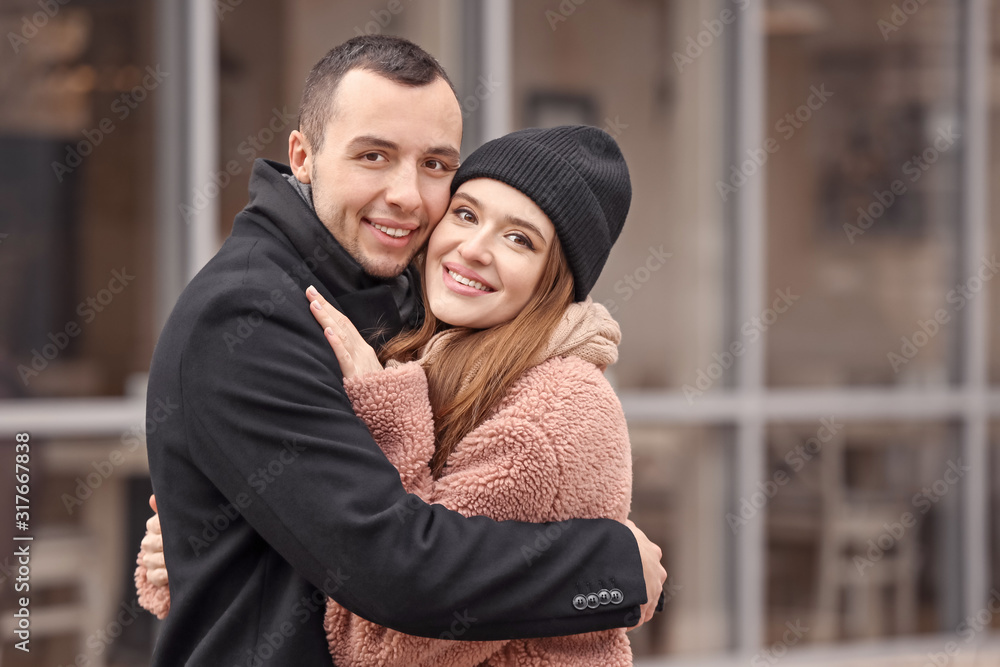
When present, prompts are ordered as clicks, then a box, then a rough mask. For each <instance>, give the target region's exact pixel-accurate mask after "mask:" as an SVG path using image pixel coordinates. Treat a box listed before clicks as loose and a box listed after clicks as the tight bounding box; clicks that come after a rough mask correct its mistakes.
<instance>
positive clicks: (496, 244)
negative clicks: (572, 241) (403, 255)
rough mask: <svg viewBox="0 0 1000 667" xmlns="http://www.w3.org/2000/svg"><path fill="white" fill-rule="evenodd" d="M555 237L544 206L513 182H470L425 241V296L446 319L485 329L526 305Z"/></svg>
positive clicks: (481, 179)
mask: <svg viewBox="0 0 1000 667" xmlns="http://www.w3.org/2000/svg"><path fill="white" fill-rule="evenodd" d="M555 237H556V230H555V227H554V226H553V225H552V221H551V220H549V218H548V216H546V215H545V214H544V213H543V212H542V209H540V208H538V206H537V205H536V204H535V203H534V202H533V201H531V199H529V198H528V197H527V196H525V195H524V194H522V193H521V192H519V191H517V190H515V189H514V188H512V187H510V186H509V185H506V184H504V183H501V182H499V181H494V180H491V179H486V178H477V179H473V180H471V181H467V182H465V183H463V184H462V185H461V187H459V189H458V191H457V192H455V195H454V197H452V199H451V205H450V207H449V208H448V212H447V213H445V216H444V218H443V219H442V220H441V222H440V223H438V225H437V227H435V228H434V231H433V232H432V233H431V237H430V241H429V242H428V244H427V262H426V266H425V280H426V281H427V301H428V305H429V306H430V309H431V312H432V313H433V314H434V316H435V317H436V318H438V319H439V320H441V321H442V322H445V323H447V324H450V325H453V326H459V327H471V328H473V329H487V328H489V327H494V326H496V325H498V324H503V323H504V322H508V321H510V320H512V319H514V317H516V316H517V314H518V313H520V312H521V310H523V309H524V307H525V306H526V305H528V301H529V300H530V299H531V297H532V295H533V294H534V293H535V288H536V287H537V286H538V281H539V279H540V278H541V276H542V271H543V270H544V268H545V262H546V261H547V260H548V256H549V246H550V245H551V244H552V243H553V242H554V240H555Z"/></svg>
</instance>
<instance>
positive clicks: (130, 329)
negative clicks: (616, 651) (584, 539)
mask: <svg viewBox="0 0 1000 667" xmlns="http://www.w3.org/2000/svg"><path fill="white" fill-rule="evenodd" d="M0 26H2V28H3V31H2V32H3V34H4V35H5V42H7V43H6V44H3V45H0V49H3V50H4V55H3V57H2V58H0V155H2V156H3V157H4V159H3V160H2V161H0V170H2V173H3V175H2V178H0V211H2V212H3V217H2V219H0V437H2V438H3V439H4V441H5V442H12V441H13V434H14V433H17V432H22V431H27V432H30V433H31V434H32V442H33V443H36V445H35V449H34V450H33V451H34V452H35V455H34V459H33V465H34V467H35V476H34V477H33V479H34V480H35V481H34V482H33V487H32V498H33V502H34V503H35V506H34V512H36V513H37V514H35V515H34V516H35V518H36V521H37V524H36V525H38V533H37V535H38V537H37V539H38V542H37V553H40V554H43V557H42V558H41V559H40V563H39V565H38V568H39V569H38V570H37V571H36V576H37V580H38V582H39V583H38V587H39V589H40V591H41V592H40V593H39V597H38V600H39V601H38V618H39V619H40V620H39V623H38V625H37V626H36V629H37V631H38V634H37V635H36V640H37V646H38V649H37V652H34V653H33V655H32V656H29V658H30V659H29V661H28V662H24V658H25V656H21V655H18V654H17V653H16V652H15V649H14V648H13V640H12V634H11V633H10V632H9V628H8V625H9V621H7V625H4V624H3V623H0V627H2V628H4V635H3V642H4V644H3V649H2V651H3V653H2V654H0V661H7V660H10V661H12V662H13V664H38V665H43V664H44V665H53V664H56V665H62V664H73V661H74V660H77V659H78V658H79V657H80V656H83V657H85V658H86V659H88V660H91V661H92V662H91V663H89V664H109V665H113V664H121V665H133V664H134V665H139V664H145V662H144V661H145V660H146V658H147V657H148V650H149V642H150V641H151V637H152V635H153V634H154V633H155V624H153V623H152V622H151V621H150V620H149V618H148V617H146V616H142V615H135V614H131V612H129V613H127V614H124V617H123V613H124V612H123V609H124V610H128V609H129V605H130V604H131V601H132V600H133V596H132V594H131V590H130V588H129V571H130V569H131V559H132V558H133V555H132V551H133V550H134V546H135V545H137V544H138V536H139V535H141V532H142V524H143V521H144V519H145V516H146V515H147V514H148V510H146V509H145V508H144V502H145V496H146V495H147V494H148V479H147V478H146V474H145V451H144V445H143V441H142V437H141V434H142V432H143V429H146V430H149V429H154V428H155V427H156V421H155V419H151V420H150V421H145V416H144V396H143V391H144V385H145V379H144V373H145V372H146V370H147V369H148V364H149V358H150V356H151V354H152V350H153V346H154V345H155V342H156V337H157V333H158V331H159V329H160V327H161V326H162V323H163V321H164V320H165V317H166V315H167V313H169V310H170V307H171V305H172V303H173V301H174V299H176V296H177V294H178V293H179V292H180V290H181V289H182V288H183V285H184V284H185V283H186V281H187V280H188V279H189V278H190V276H191V275H193V273H194V272H196V271H197V269H198V267H200V266H201V265H202V264H203V263H204V261H205V260H206V259H207V258H208V257H210V256H211V255H212V253H214V251H215V249H216V248H217V247H218V245H219V244H220V243H221V240H222V239H223V238H224V237H225V235H226V234H228V232H229V229H230V226H231V224H232V219H233V216H234V215H235V214H236V213H237V212H238V211H239V210H240V209H241V208H242V207H243V205H244V204H245V202H246V184H247V180H248V177H249V171H250V168H251V164H252V161H253V159H255V158H257V157H266V158H271V159H276V160H279V161H282V162H284V161H285V160H286V152H287V143H286V140H287V135H288V132H289V131H290V130H291V129H293V128H294V126H295V123H296V122H297V119H296V117H295V113H296V109H297V105H298V98H299V95H300V93H301V87H302V83H303V80H304V77H305V74H306V72H308V70H309V68H310V67H311V66H312V64H313V63H314V62H315V61H316V60H318V59H319V58H320V57H321V56H322V55H323V54H324V53H325V52H326V51H327V50H328V49H329V48H330V47H331V46H333V45H335V44H337V43H340V42H342V41H344V40H345V39H348V38H349V37H352V36H354V35H356V34H364V33H369V34H370V33H375V32H380V33H388V34H398V35H401V36H404V37H407V38H409V39H412V40H414V41H415V42H417V43H419V44H421V45H422V46H424V47H425V48H427V49H428V50H429V51H431V52H432V53H434V54H435V55H436V56H437V57H438V58H439V59H440V60H441V62H442V63H443V64H444V66H445V68H446V69H447V70H448V71H449V73H450V74H451V77H452V79H453V81H454V82H455V84H456V87H457V88H458V90H459V96H460V102H461V104H462V109H463V117H464V120H465V137H464V142H463V143H464V145H463V152H464V153H466V154H467V153H468V152H469V151H471V150H472V149H473V148H474V147H475V146H477V145H479V144H480V143H482V142H483V141H485V140H488V139H490V138H492V137H495V136H498V135H500V134H503V133H504V132H507V131H510V130H514V129H517V128H521V127H530V126H539V125H553V124H560V123H588V124H592V125H597V126H599V127H603V128H604V129H606V130H607V131H608V132H609V133H611V134H612V135H613V136H615V138H616V139H617V140H618V142H619V143H620V145H621V146H622V149H623V151H624V153H625V155H626V158H627V159H628V161H629V165H630V169H631V173H632V178H633V188H634V198H633V205H632V209H631V212H630V215H629V220H628V223H627V225H626V227H625V231H624V233H623V235H622V238H621V240H620V241H619V243H618V245H617V246H616V248H615V250H614V252H613V254H612V256H611V260H610V261H609V263H608V266H607V268H606V269H605V271H604V274H603V276H602V278H601V280H600V282H599V283H598V285H597V287H596V288H595V290H594V298H595V300H599V301H602V302H603V303H605V304H606V305H607V306H608V308H609V309H610V310H611V312H612V313H613V314H614V315H615V317H616V318H617V319H618V320H619V321H620V322H621V325H622V330H623V335H624V340H623V344H622V348H621V359H620V361H619V363H618V364H616V365H615V366H614V367H612V368H611V369H609V377H610V378H611V379H612V381H613V383H614V384H615V386H616V389H617V390H618V392H619V395H620V397H621V399H622V403H623V406H624V407H625V410H626V414H627V416H628V418H629V423H630V428H631V434H632V442H633V449H634V457H635V459H634V463H635V465H634V469H635V494H634V498H635V500H634V504H633V519H634V520H635V521H636V522H637V523H638V524H639V525H640V527H642V528H643V529H644V530H645V531H646V532H647V533H648V534H649V535H650V537H651V538H652V539H654V540H655V541H657V542H658V543H660V544H661V545H663V547H664V561H665V564H666V567H667V569H668V571H669V572H670V579H669V584H668V598H669V601H668V604H667V605H666V608H665V611H664V613H663V614H661V615H659V616H658V618H657V619H656V620H655V621H654V622H653V623H651V624H650V625H649V626H647V627H646V628H643V629H642V630H640V631H637V632H635V633H633V634H632V635H631V637H632V643H633V646H634V649H635V653H636V656H637V658H638V659H640V660H642V661H644V662H643V664H680V663H685V662H687V661H698V660H706V661H719V662H726V661H732V662H733V663H734V664H735V663H736V662H740V663H746V662H747V661H748V660H749V661H751V664H774V662H776V661H777V660H778V659H781V660H782V661H783V662H785V664H805V663H808V662H812V661H823V660H827V661H830V663H831V664H853V663H851V662H850V661H852V660H859V661H864V660H868V661H869V662H870V663H871V664H891V662H890V661H892V660H896V661H899V662H898V664H911V663H910V662H906V661H907V660H913V662H912V664H921V665H922V664H924V663H925V662H926V661H927V659H928V657H927V656H930V655H936V654H938V653H941V652H945V651H946V648H945V647H946V646H950V644H949V643H953V644H954V645H955V647H956V650H957V653H955V654H954V656H952V655H949V656H948V657H949V659H950V660H954V661H955V662H954V663H953V664H960V663H959V661H960V660H970V659H973V658H974V657H976V656H979V657H982V656H985V655H990V656H993V658H992V659H993V660H994V662H995V659H996V656H998V655H1000V651H998V649H997V648H996V644H997V641H998V634H997V631H996V629H997V628H1000V615H998V612H1000V592H998V591H1000V482H998V481H997V480H998V479H1000V387H998V385H1000V289H998V288H997V286H995V285H994V284H993V281H992V278H993V277H994V275H996V274H997V273H998V272H1000V264H997V263H996V258H995V253H996V252H997V250H998V246H1000V194H998V193H1000V188H998V187H996V186H997V183H998V179H1000V2H998V1H997V0H902V1H900V0H874V1H873V0H839V1H834V0H769V1H768V2H754V1H751V0H714V1H713V2H698V1H696V0H621V1H611V0H544V1H542V2H538V1H536V0H467V1H462V0H439V1H436V2H413V1H412V0H363V1H362V0H358V1H356V2H350V3H330V2H321V1H320V0H290V1H287V2H278V1H277V0H219V1H217V2H207V1H201V0H187V1H185V2H172V1H170V0H72V1H71V2H67V3H65V4H62V3H60V2H45V1H44V0H42V1H39V0H33V1H30V2H29V1H24V2H21V1H18V0H5V1H4V2H2V3H0ZM164 409H166V410H169V406H165V407H164ZM4 451H6V450H4ZM4 465H6V464H4ZM4 469H6V467H5V468H4ZM105 473H107V474H105ZM4 484H7V485H9V484H10V482H9V481H6V482H0V492H3V493H5V494H7V495H8V496H9V495H13V490H12V489H10V493H8V489H7V488H5V487H4V486H3V485H4ZM7 530H10V529H7ZM2 536H3V533H0V537H2ZM8 542H9V540H8ZM65 554H73V555H74V557H66V556H65ZM5 556H6V554H5V553H0V562H2V563H3V568H2V571H0V577H2V578H3V579H4V581H5V583H4V588H5V590H4V592H3V598H2V602H3V604H4V609H5V614H4V618H8V617H9V616H10V614H9V613H7V612H6V610H7V609H9V608H11V606H12V605H13V601H12V597H13V596H12V594H11V590H10V588H9V583H10V581H11V571H10V565H9V561H3V560H2V559H3V558H4V557H5ZM123 605H124V606H123ZM126 621H128V622H127V623H126ZM116 624H117V625H116ZM991 651H992V652H991ZM786 654H787V655H786ZM994 662H990V661H989V659H987V663H984V664H994ZM858 664H862V663H860V662H859V663H858ZM864 664H868V663H864ZM970 664H971V663H970Z"/></svg>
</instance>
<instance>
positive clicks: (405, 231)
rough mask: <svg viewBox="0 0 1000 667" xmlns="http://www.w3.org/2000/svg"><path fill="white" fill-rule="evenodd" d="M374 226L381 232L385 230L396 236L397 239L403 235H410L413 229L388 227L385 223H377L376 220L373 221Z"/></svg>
mask: <svg viewBox="0 0 1000 667" xmlns="http://www.w3.org/2000/svg"><path fill="white" fill-rule="evenodd" d="M372 227H374V228H375V229H377V230H379V231H380V232H385V233H386V234H388V235H389V236H394V237H396V238H397V239H398V238H399V237H401V236H408V235H409V233H410V232H412V231H413V230H412V229H397V228H395V227H386V226H385V225H377V224H375V223H374V222H373V223H372Z"/></svg>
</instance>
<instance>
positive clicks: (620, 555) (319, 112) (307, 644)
mask: <svg viewBox="0 0 1000 667" xmlns="http://www.w3.org/2000/svg"><path fill="white" fill-rule="evenodd" d="M300 112H301V119H300V122H301V125H300V127H301V131H299V130H296V131H294V132H292V133H291V136H290V137H289V161H290V163H291V167H290V168H288V167H285V166H283V165H279V164H276V163H271V162H266V161H258V162H257V163H256V164H255V166H254V171H253V174H252V176H251V181H250V203H249V204H248V205H247V207H246V208H245V209H244V210H243V212H241V213H240V214H239V215H238V216H237V218H236V220H235V223H234V226H233V233H232V235H231V236H230V237H229V239H227V240H226V242H225V244H224V245H223V247H222V249H221V250H220V251H219V253H218V254H217V255H216V256H215V257H214V258H213V259H212V260H211V261H210V262H209V263H208V264H207V265H206V267H205V268H204V269H203V270H202V271H201V272H200V273H199V274H198V275H197V276H196V277H195V278H194V280H192V282H191V284H190V285H189V286H188V287H187V289H185V291H184V293H183V294H182V295H181V298H180V299H179V300H178V303H177V305H176V307H175V309H174V312H173V313H172V314H171V317H170V319H169V321H168V322H167V325H166V327H165V328H164V330H163V333H162V334H161V337H160V340H159V343H158V344H157V347H156V351H155V353H154V355H153V361H152V365H151V368H150V379H149V393H148V397H149V398H148V409H149V410H150V411H152V410H153V409H155V408H156V406H158V405H161V404H162V402H163V401H166V400H171V401H173V402H175V403H177V404H179V405H180V408H178V409H177V411H176V412H174V413H173V414H171V415H169V416H168V418H167V419H166V420H165V421H162V423H160V424H158V427H157V429H156V430H155V431H154V432H151V433H150V434H149V435H148V447H149V462H150V472H151V476H152V479H153V486H154V489H155V491H156V494H157V500H158V505H159V510H160V520H161V522H162V525H163V535H164V536H165V537H164V540H165V542H164V556H165V558H166V561H167V562H168V563H169V568H170V582H171V591H170V593H171V609H170V615H169V617H168V618H167V621H166V623H165V625H164V627H163V631H162V634H161V636H160V639H159V642H158V644H157V648H156V651H155V654H154V660H153V664H154V665H170V666H171V667H175V666H177V665H211V666H212V667H216V666H220V665H224V666H227V667H228V666H229V665H259V664H281V665H317V666H320V665H324V666H325V665H329V661H330V657H329V653H328V651H327V647H326V641H325V638H324V632H323V627H322V619H323V612H324V600H323V596H324V594H326V595H329V596H331V597H333V598H334V599H335V600H337V601H338V602H339V603H340V604H341V605H343V606H344V607H345V608H347V609H349V610H351V611H353V612H355V613H357V614H359V615H361V616H363V617H365V618H367V619H369V620H371V621H374V622H376V623H379V624H382V625H385V626H388V627H391V628H394V629H396V630H400V631H402V632H407V633H410V634H416V635H423V636H430V637H437V636H442V635H444V633H448V634H447V635H444V636H452V637H454V638H456V639H463V640H482V639H493V638H517V637H533V636H546V635H556V634H572V633H579V632H588V631H593V630H601V629H608V628H613V627H622V626H631V625H636V624H637V623H639V622H640V620H646V619H648V618H649V617H650V616H651V615H652V612H653V606H654V605H655V602H656V600H657V598H658V597H659V592H660V589H661V588H662V584H663V581H664V579H665V577H666V573H665V572H664V571H663V569H662V567H661V566H660V565H659V558H660V552H659V549H658V548H657V547H656V546H655V545H653V544H652V543H650V542H649V541H648V540H647V539H646V538H645V536H644V535H643V534H642V533H641V532H640V531H638V529H635V528H634V527H628V526H624V525H622V524H619V523H617V522H613V521H604V520H587V521H585V520H579V521H574V522H572V523H571V524H569V525H561V526H559V530H558V531H554V530H553V529H552V527H549V531H548V532H549V534H550V535H556V533H558V535H557V536H555V537H546V526H544V525H534V524H520V523H513V522H511V523H502V524H501V523H496V522H493V521H490V520H487V519H485V518H482V517H473V518H464V517H462V516H461V515H459V514H457V513H454V512H450V511H447V510H445V509H444V508H443V507H441V506H428V505H426V504H424V503H422V502H420V501H419V499H417V498H416V497H414V496H409V495H407V494H405V493H404V491H403V488H402V486H401V483H400V481H399V476H398V474H397V472H396V470H395V469H394V468H393V467H392V465H391V464H389V462H388V461H387V460H386V459H385V457H384V456H383V455H382V453H381V451H380V450H379V448H378V446H377V445H376V444H375V443H374V441H373V440H372V439H371V436H370V435H369V433H368V431H367V430H366V428H365V426H364V424H363V423H362V422H361V421H360V420H359V419H357V417H355V415H354V414H353V412H352V410H351V405H350V402H349V401H348V400H347V398H346V396H345V394H344V390H343V386H342V384H341V381H342V378H341V375H340V372H339V369H338V367H337V365H336V360H335V358H334V356H333V354H332V352H331V350H330V348H329V346H328V344H327V343H326V341H325V339H324V337H323V334H322V331H321V330H320V328H319V327H317V326H316V323H315V321H314V320H313V318H312V315H311V314H310V313H309V308H308V304H307V301H306V298H305V295H304V290H305V288H306V287H307V286H308V285H310V284H312V285H315V286H316V287H317V288H318V289H319V291H320V292H321V293H322V294H323V296H324V297H326V298H327V300H328V301H330V302H331V303H333V304H335V305H336V306H337V307H338V308H339V309H340V310H342V311H343V312H344V313H345V314H346V315H347V316H348V317H350V318H351V320H352V321H353V322H354V323H355V325H356V326H357V327H358V329H359V330H361V331H362V332H363V333H366V334H367V335H368V336H369V337H370V338H371V339H373V340H375V339H381V340H384V339H386V338H388V337H390V336H392V335H394V334H395V333H397V332H398V331H400V330H401V329H402V328H404V327H410V326H414V325H415V324H417V323H418V322H419V321H420V318H421V316H422V313H420V312H419V311H420V306H419V298H418V294H417V289H418V286H417V276H416V274H415V273H414V271H413V270H412V268H411V267H410V261H411V259H412V258H413V256H414V255H415V254H416V252H417V251H418V250H419V248H420V247H421V246H422V245H423V242H424V241H425V240H426V238H427V235H428V233H429V231H430V229H431V226H432V225H433V224H434V223H436V222H437V221H438V220H439V219H440V218H441V217H442V216H443V214H444V212H445V209H446V207H447V204H448V200H449V195H448V193H449V185H450V181H451V177H452V174H453V172H454V170H455V169H456V168H457V166H458V157H459V153H458V147H459V145H460V141H461V112H460V109H459V106H458V101H457V99H456V97H455V94H454V91H453V89H452V88H451V84H450V82H449V81H448V80H447V78H446V75H445V73H444V72H443V70H442V69H441V68H440V66H439V65H438V64H437V62H436V61H434V59H433V58H431V57H430V56H429V55H428V54H426V53H425V52H423V51H422V50H420V49H419V48H418V47H416V46H415V45H413V44H411V43H409V42H406V41H405V40H400V39H397V38H390V37H379V36H376V37H359V38H356V39H353V40H350V41H349V42H347V43H345V44H343V45H341V46H340V47H337V48H335V49H333V50H332V51H331V52H330V53H329V54H327V56H326V57H325V58H324V59H323V60H322V61H320V63H318V64H317V65H316V67H314V68H313V71H312V72H311V73H310V75H309V78H308V79H307V82H306V89H305V92H304V94H303V100H302V107H301V110H300ZM158 401H160V402H161V403H158ZM637 545H638V548H637ZM611 587H613V588H617V589H618V590H620V591H621V593H622V595H621V596H620V597H621V599H620V601H618V602H616V603H609V604H603V605H596V606H594V607H590V606H586V605H584V606H583V608H582V609H580V608H579V607H580V606H581V605H579V604H576V605H574V601H575V599H576V598H578V596H580V595H581V594H583V595H584V596H586V595H587V594H588V593H592V592H593V593H596V592H597V591H598V590H599V589H602V588H611ZM617 597H618V596H616V598H617ZM595 599H596V596H595Z"/></svg>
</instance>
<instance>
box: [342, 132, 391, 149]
mask: <svg viewBox="0 0 1000 667" xmlns="http://www.w3.org/2000/svg"><path fill="white" fill-rule="evenodd" d="M347 148H348V150H352V151H353V150H359V149H361V148H384V149H386V150H388V151H394V150H398V149H399V146H397V145H396V144H395V143H393V142H391V141H389V140H388V139H383V138H382V137H376V136H375V135H373V134H363V135H361V136H360V137H354V138H353V139H351V142H350V143H349V144H347Z"/></svg>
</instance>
